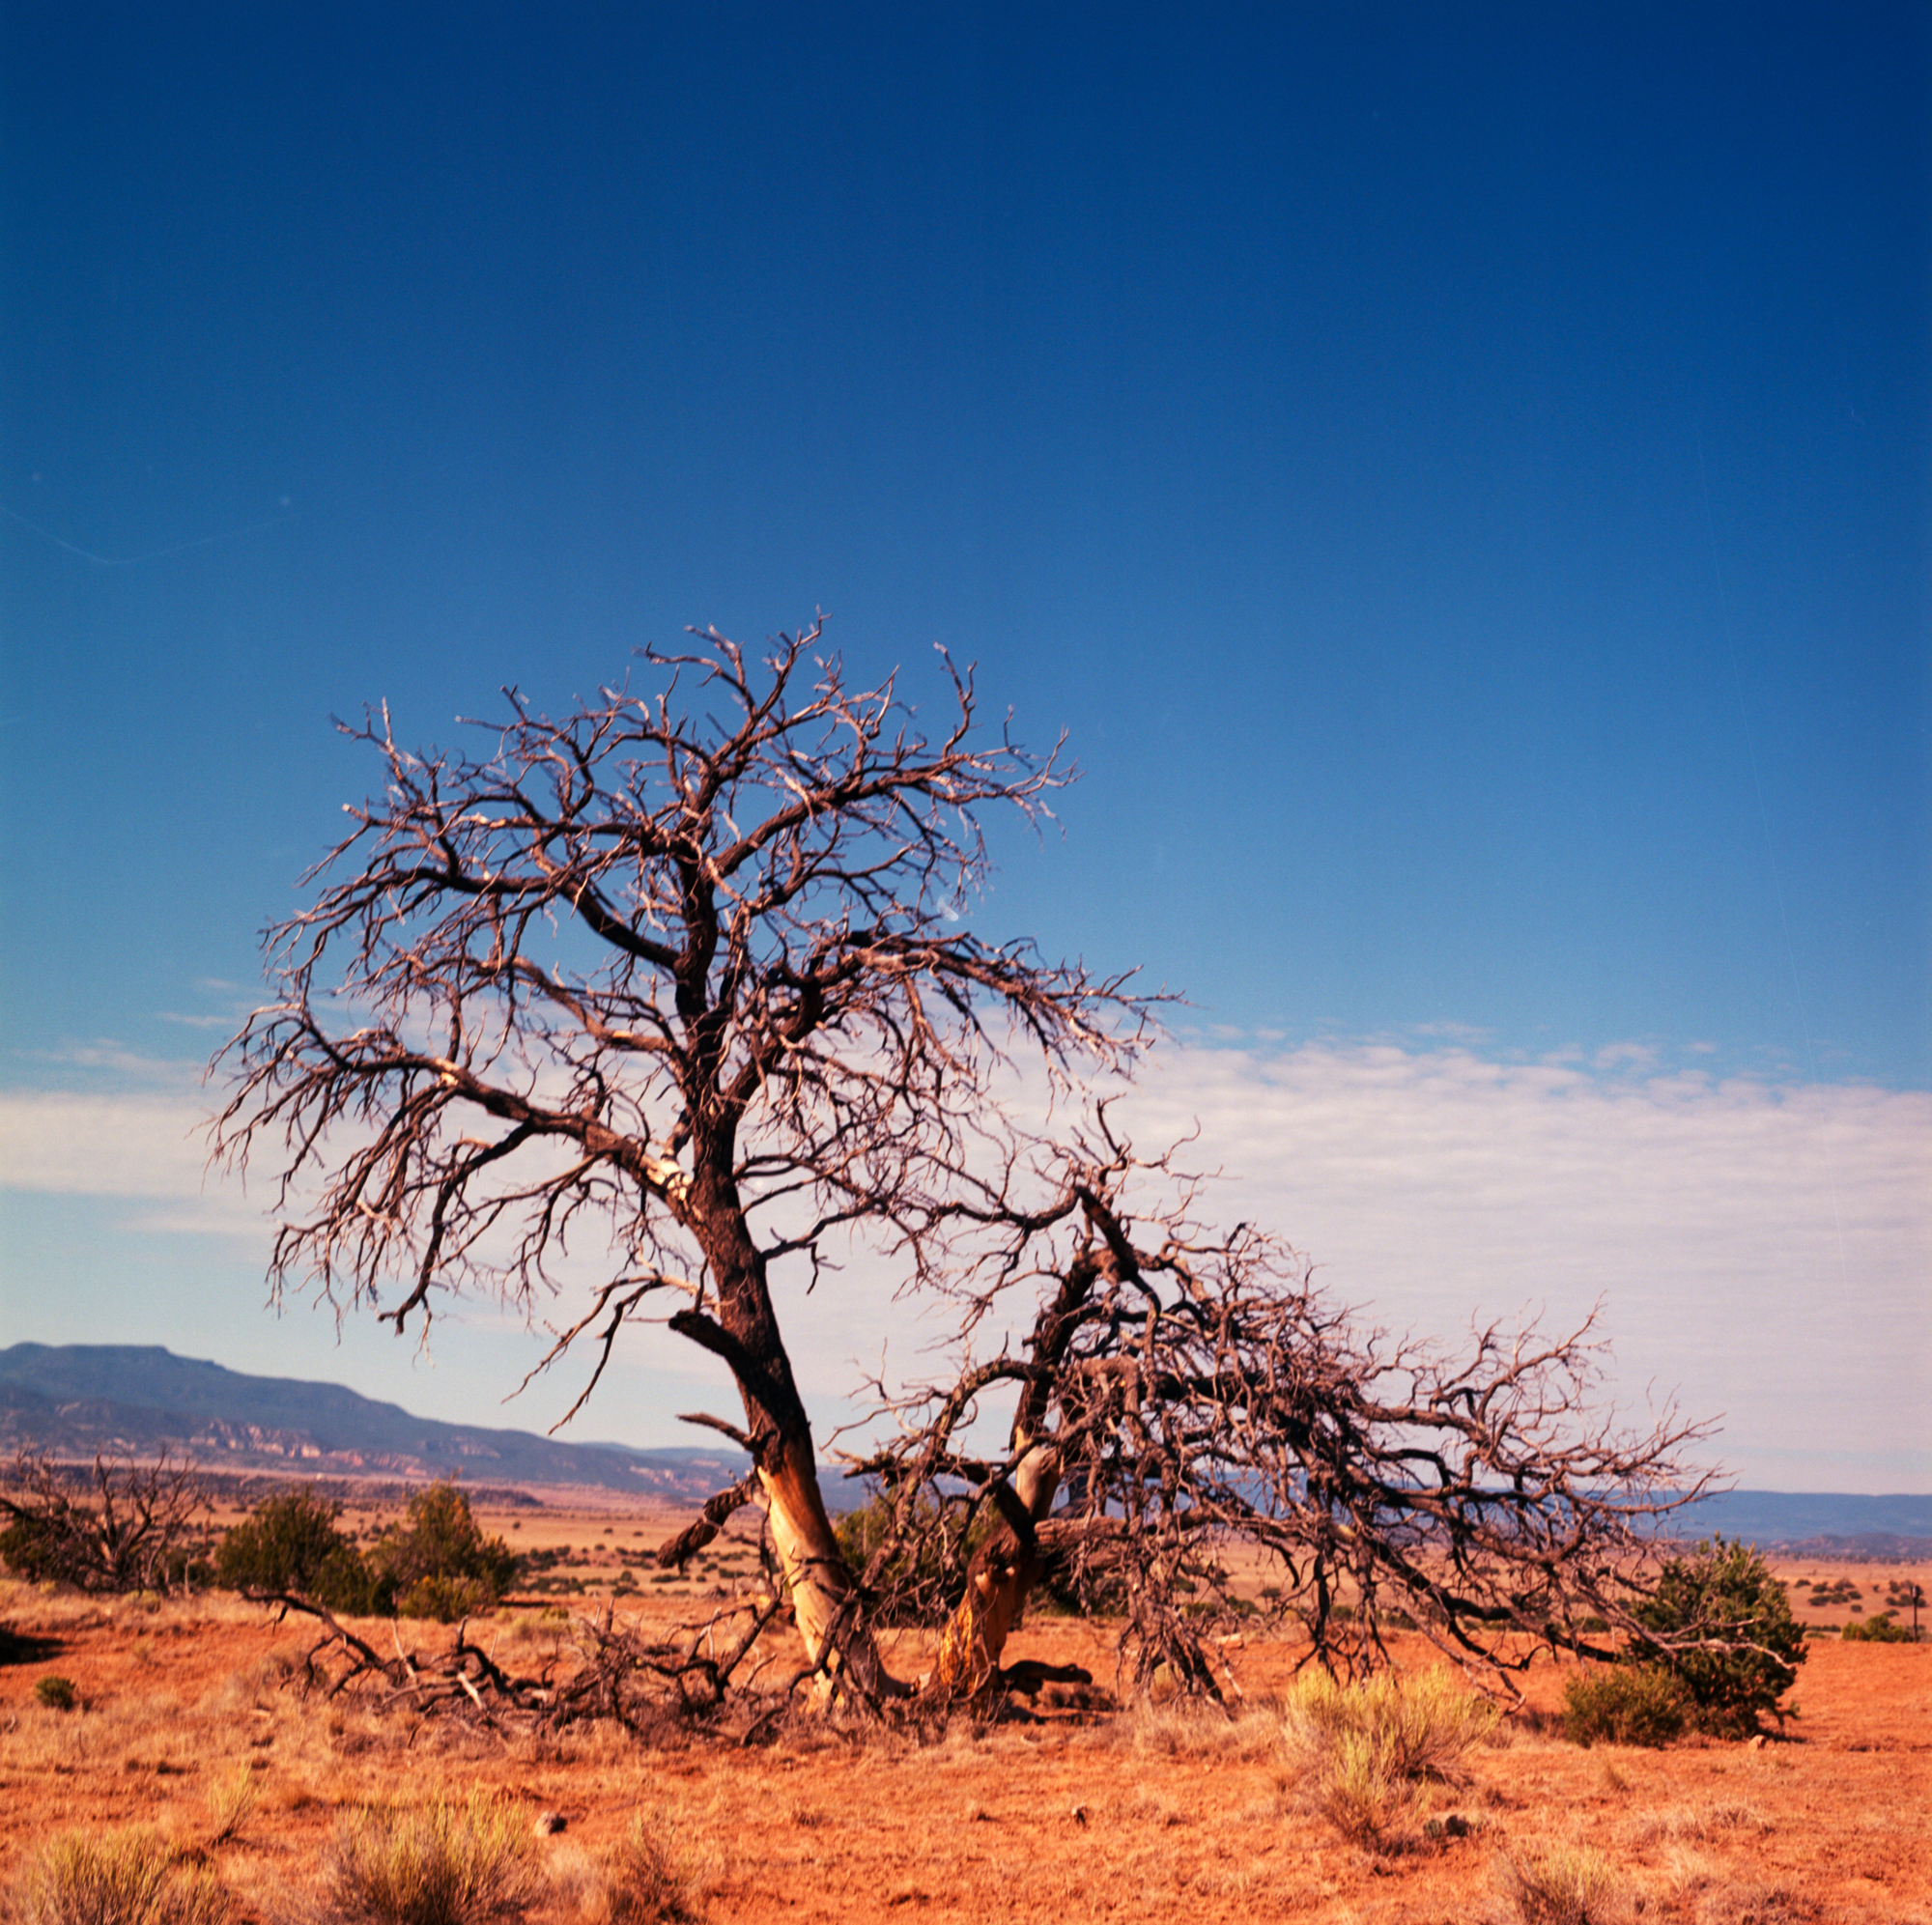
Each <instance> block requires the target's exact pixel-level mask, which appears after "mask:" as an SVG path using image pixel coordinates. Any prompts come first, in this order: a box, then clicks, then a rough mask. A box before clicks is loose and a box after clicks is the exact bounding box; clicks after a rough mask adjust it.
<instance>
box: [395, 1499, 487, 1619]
mask: <svg viewBox="0 0 1932 1925" xmlns="http://www.w3.org/2000/svg"><path fill="white" fill-rule="evenodd" d="M370 1563H371V1565H372V1566H373V1568H374V1570H375V1574H376V1586H375V1590H376V1607H377V1609H378V1610H382V1611H397V1612H400V1613H401V1614H402V1615H403V1616H405V1617H422V1618H439V1619H440V1620H441V1621H442V1622H443V1623H444V1624H453V1623H454V1622H455V1621H456V1620H457V1619H458V1618H464V1617H469V1615H470V1614H471V1613H472V1612H475V1611H478V1610H482V1609H484V1608H485V1607H487V1606H488V1605H490V1604H494V1603H495V1602H496V1601H497V1599H499V1598H500V1597H502V1596H503V1594H504V1593H505V1592H506V1591H508V1590H509V1588H510V1586H511V1584H512V1583H514V1582H515V1580H516V1575H517V1554H516V1553H515V1552H514V1551H513V1550H511V1548H510V1547H509V1545H508V1544H506V1543H504V1542H503V1540H502V1539H501V1538H486V1537H485V1536H484V1535H483V1530H482V1527H481V1526H480V1525H479V1524H478V1523H477V1521H476V1519H475V1518H474V1517H473V1516H472V1515H470V1510H469V1493H468V1492H466V1491H462V1490H459V1489H458V1488H457V1487H456V1486H455V1485H453V1484H449V1483H442V1484H433V1485H431V1486H430V1487H429V1488H428V1489H427V1490H423V1491H418V1492H417V1493H416V1495H415V1496H413V1497H412V1498H411V1499H410V1515H409V1524H408V1526H407V1527H406V1528H404V1529H397V1528H395V1527H394V1526H391V1528H390V1529H388V1530H386V1531H384V1533H383V1535H382V1537H381V1538H380V1539H379V1540H378V1541H377V1543H376V1544H375V1546H374V1549H373V1550H372V1552H371V1554H370Z"/></svg>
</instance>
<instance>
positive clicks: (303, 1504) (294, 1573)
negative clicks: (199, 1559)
mask: <svg viewBox="0 0 1932 1925" xmlns="http://www.w3.org/2000/svg"><path fill="white" fill-rule="evenodd" d="M341 1515H342V1506H341V1505H340V1504H331V1503H329V1502H328V1501H327V1499H326V1498H324V1497H321V1496H319V1495H318V1494H317V1493H316V1491H315V1489H314V1488H313V1487H312V1486H307V1485H304V1486H302V1487H301V1488H300V1489H298V1490H288V1491H283V1492H282V1493H281V1494H280V1495H278V1496H274V1497H270V1498H265V1499H264V1500H263V1501H262V1502H261V1503H260V1504H258V1505H256V1507H255V1509H254V1512H253V1514H252V1515H250V1516H249V1518H248V1520H247V1521H246V1522H245V1523H241V1524H237V1525H236V1526H235V1528H234V1529H233V1530H232V1531H230V1532H229V1533H228V1534H227V1536H226V1537H224V1538H223V1539H222V1540H221V1548H220V1549H219V1550H218V1551H217V1552H216V1553H215V1558H214V1571H215V1577H216V1579H217V1581H218V1582H220V1583H221V1584H224V1585H226V1586H227V1588H228V1589H229V1590H231V1591H248V1592H258V1593H260V1592H278V1591H295V1592H298V1593H300V1594H301V1595H302V1596H304V1597H308V1598H313V1599H315V1600H316V1602H317V1603H319V1604H324V1605H327V1608H328V1609H329V1610H331V1611H358V1612H367V1611H370V1610H372V1609H373V1608H374V1607H375V1579H374V1577H373V1575H372V1574H371V1572H370V1570H369V1567H368V1565H367V1564H365V1563H364V1562H363V1559H362V1554H361V1552H360V1551H358V1550H357V1549H356V1548H355V1545H354V1544H353V1543H351V1542H350V1541H349V1539H348V1538H347V1537H346V1536H345V1535H344V1534H343V1533H342V1532H341V1531H340V1530H338V1529H337V1528H336V1521H335V1520H336V1519H337V1518H338V1517H340V1516H341Z"/></svg>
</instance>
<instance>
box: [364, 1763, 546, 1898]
mask: <svg viewBox="0 0 1932 1925" xmlns="http://www.w3.org/2000/svg"><path fill="white" fill-rule="evenodd" d="M328 1873H329V1878H328V1889H329V1898H330V1901H331V1903H332V1907H333V1910H334V1911H335V1914H336V1915H337V1916H338V1917H341V1918H344V1919H352V1920H360V1921H367V1925H486V1921H488V1920H492V1919H500V1918H513V1917H516V1916H518V1915H519V1914H520V1913H522V1912H523V1911H525V1910H526V1909H527V1908H528V1907H529V1906H530V1905H532V1904H534V1903H535V1902H536V1901H537V1899H538V1898H540V1897H541V1896H542V1895H543V1894H544V1890H545V1887H546V1883H547V1881H546V1880H545V1878H544V1875H543V1870H542V1867H541V1866H540V1865H539V1863H538V1861H537V1855H536V1850H535V1847H534V1845H533V1844H532V1842H531V1837H530V1832H529V1827H528V1825H527V1824H526V1821H525V1818H524V1815H523V1813H522V1812H521V1811H520V1810H519V1809H518V1808H517V1807H516V1806H514V1805H511V1804H508V1803H506V1802H504V1801H503V1800H501V1799H499V1798H485V1797H482V1796H480V1795H478V1796H475V1797H472V1798H469V1799H467V1800H465V1801H464V1802H463V1803H460V1804H458V1803H451V1802H445V1801H443V1800H441V1799H439V1800H437V1801H436V1802H434V1803H431V1804H428V1805H424V1806H420V1807H417V1808H414V1809H410V1810H391V1811H381V1810H375V1809H372V1808H368V1807H364V1808H363V1809H362V1810H360V1811H357V1812H354V1813H352V1814H351V1815H349V1816H348V1817H346V1818H344V1819H343V1821H342V1823H341V1824H340V1826H338V1827H337V1830H336V1834H335V1847H334V1851H333V1853H332V1854H331V1858H330V1863H329V1868H328Z"/></svg>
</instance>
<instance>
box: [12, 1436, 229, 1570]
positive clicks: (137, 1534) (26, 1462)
mask: <svg viewBox="0 0 1932 1925" xmlns="http://www.w3.org/2000/svg"><path fill="white" fill-rule="evenodd" d="M5 1486H6V1487H0V1516H4V1517H6V1518H7V1519H8V1520H9V1521H8V1522H7V1524H6V1525H5V1527H4V1529H0V1559H4V1560H5V1562H6V1563H7V1565H8V1566H9V1567H10V1568H11V1569H13V1570H14V1571H17V1572H18V1573H19V1574H20V1575H21V1576H22V1577H30V1578H34V1579H37V1580H41V1581H45V1582H52V1583H56V1584H71V1585H73V1586H74V1587H75V1588H76V1589H78V1590H82V1591H173V1590H185V1589H187V1588H188V1587H189V1585H190V1584H191V1583H192V1582H194V1581H195V1578H196V1573H197V1571H199V1572H200V1573H201V1577H202V1581H204V1582H205V1581H206V1578H207V1575H208V1574H209V1573H208V1567H207V1558H208V1555H209V1552H210V1549H211V1548H212V1540H213V1532H212V1529H211V1527H210V1523H209V1516H210V1511H209V1503H208V1493H207V1492H206V1490H205V1489H204V1488H203V1487H202V1483H201V1479H200V1476H199V1474H198V1473H197V1472H196V1470H195V1467H194V1465H193V1464H192V1463H190V1462H189V1461H187V1460H186V1459H185V1458H175V1457H172V1456H170V1455H169V1453H168V1452H166V1451H163V1452H162V1453H161V1454H160V1456H159V1457H157V1458H156V1459H155V1460H154V1461H153V1462H152V1463H136V1462H135V1461H134V1460H133V1459H132V1458H119V1457H110V1456H105V1455H103V1456H99V1457H97V1458H95V1459H94V1465H93V1469H92V1470H91V1471H89V1470H86V1469H83V1468H82V1467H80V1466H79V1465H70V1464H60V1463H56V1462H54V1461H53V1459H52V1458H48V1457H46V1456H45V1455H44V1454H43V1453H39V1452H33V1451H28V1450H22V1451H20V1452H19V1453H18V1454H17V1455H16V1456H15V1458H14V1462H13V1465H12V1468H11V1470H10V1471H8V1472H7V1473H6V1474H5Z"/></svg>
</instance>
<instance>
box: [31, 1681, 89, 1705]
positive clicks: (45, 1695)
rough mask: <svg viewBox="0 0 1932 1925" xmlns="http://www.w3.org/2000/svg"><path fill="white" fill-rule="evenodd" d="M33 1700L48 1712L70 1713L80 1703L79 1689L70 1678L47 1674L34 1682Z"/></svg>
mask: <svg viewBox="0 0 1932 1925" xmlns="http://www.w3.org/2000/svg"><path fill="white" fill-rule="evenodd" d="M34 1698H35V1701H36V1702H37V1703H39V1704H43V1705H45V1706H46V1708H47V1709H48V1710H49V1711H52V1712H71V1711H72V1710H73V1709H74V1707H75V1706H76V1705H78V1704H79V1703H80V1687H79V1686H78V1685H77V1684H75V1683H74V1682H73V1680H72V1679H71V1678H57V1677H55V1676H53V1675H52V1674H51V1673H49V1674H48V1675H47V1676H46V1677H44V1678H37V1679H36V1680H35V1681H34Z"/></svg>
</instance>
